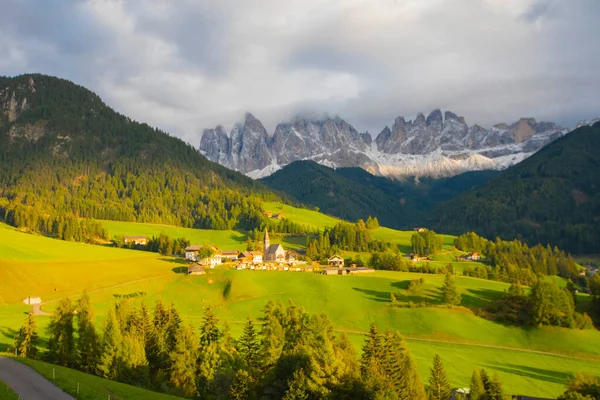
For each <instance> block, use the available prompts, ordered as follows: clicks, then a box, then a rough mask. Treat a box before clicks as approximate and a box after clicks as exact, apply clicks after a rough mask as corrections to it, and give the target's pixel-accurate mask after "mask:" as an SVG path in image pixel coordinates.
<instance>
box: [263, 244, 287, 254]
mask: <svg viewBox="0 0 600 400" xmlns="http://www.w3.org/2000/svg"><path fill="white" fill-rule="evenodd" d="M279 248H281V250H283V246H282V245H280V244H272V245H270V246H269V248H268V249H267V251H266V254H275V253H276V252H277V250H279Z"/></svg>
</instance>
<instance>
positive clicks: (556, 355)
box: [336, 329, 600, 362]
mask: <svg viewBox="0 0 600 400" xmlns="http://www.w3.org/2000/svg"><path fill="white" fill-rule="evenodd" d="M336 331H337V332H344V333H354V334H359V335H366V334H368V333H369V332H363V331H354V330H351V329H336ZM404 339H406V340H408V341H415V342H430V343H443V344H452V345H456V346H470V347H485V348H488V349H498V350H509V351H520V352H523V353H533V354H541V355H544V356H551V357H561V358H571V359H573V360H583V361H593V362H600V359H598V358H587V357H577V356H569V355H566V354H560V353H551V352H549V351H541V350H530V349H523V348H519V347H506V346H496V345H493V344H481V343H468V342H453V341H451V340H438V339H424V338H415V337H408V336H404Z"/></svg>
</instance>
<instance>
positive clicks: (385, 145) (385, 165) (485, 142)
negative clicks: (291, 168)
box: [200, 109, 570, 179]
mask: <svg viewBox="0 0 600 400" xmlns="http://www.w3.org/2000/svg"><path fill="white" fill-rule="evenodd" d="M569 131H570V129H565V128H563V127H560V126H558V125H556V124H554V123H552V122H543V121H542V122H537V121H536V120H535V119H534V118H521V119H520V120H519V121H517V122H514V123H510V124H508V123H499V124H496V125H494V126H493V127H491V128H489V129H488V128H484V127H482V126H479V125H477V124H475V125H471V126H469V125H468V124H467V122H466V120H465V118H464V117H461V116H458V115H457V114H455V113H453V112H451V111H446V112H445V113H442V111H441V110H439V109H436V110H434V111H432V112H431V113H430V114H429V115H428V116H427V117H426V116H425V115H424V114H422V113H420V114H418V115H417V117H416V118H415V119H414V120H407V119H405V118H404V117H398V118H396V119H395V121H394V122H393V124H391V127H389V126H386V127H384V128H383V129H382V130H381V132H380V133H379V134H378V135H377V136H376V137H375V138H373V137H372V136H371V135H370V134H369V133H368V132H366V133H361V132H358V131H357V130H356V129H355V128H354V127H353V126H352V125H351V124H349V123H348V122H346V121H345V120H343V119H342V118H340V117H325V118H320V119H317V118H315V119H312V118H303V117H297V118H294V119H292V120H291V121H289V122H284V123H280V124H278V125H277V126H276V128H275V131H274V132H273V134H272V135H270V134H269V133H268V132H267V130H266V129H265V127H264V126H263V124H262V123H261V121H260V120H258V119H257V118H255V117H254V116H253V115H252V114H250V113H247V114H246V116H245V119H244V121H243V122H242V123H238V124H236V125H235V126H234V127H233V129H232V130H231V131H230V132H227V131H225V129H224V128H223V126H220V125H219V126H217V127H215V128H212V129H205V130H204V132H203V136H202V139H201V141H200V152H201V153H202V154H203V155H205V156H206V157H207V158H208V159H210V160H211V161H215V162H217V163H219V164H221V165H224V166H226V167H228V168H231V169H234V170H237V171H240V172H243V173H245V174H246V175H248V176H250V177H252V178H262V177H265V176H268V175H270V174H272V173H273V172H275V171H277V170H279V169H281V168H282V167H283V166H285V165H287V164H290V163H291V162H294V161H298V160H312V161H315V162H317V163H319V164H322V165H325V166H328V167H332V168H343V167H361V168H363V169H365V170H367V171H369V172H371V173H373V174H374V175H380V176H385V177H391V178H396V179H403V178H406V177H408V176H414V177H432V178H441V177H450V176H454V175H458V174H461V173H463V172H467V171H481V170H502V169H505V168H507V167H509V166H511V165H514V164H516V163H518V162H520V161H522V160H524V159H525V158H527V157H529V156H531V155H532V154H533V153H535V152H536V151H538V150H539V149H541V148H542V147H544V146H545V145H547V144H548V143H551V142H552V141H554V140H556V139H557V138H559V137H561V136H563V135H565V134H566V133H567V132H569Z"/></svg>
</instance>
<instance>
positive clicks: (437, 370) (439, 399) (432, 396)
mask: <svg viewBox="0 0 600 400" xmlns="http://www.w3.org/2000/svg"><path fill="white" fill-rule="evenodd" d="M451 394H452V390H451V389H450V384H449V383H448V378H446V371H444V365H443V364H442V359H441V357H440V356H439V355H438V354H436V355H435V357H434V358H433V367H432V368H431V375H430V376H429V400H447V399H448V398H450V395H451Z"/></svg>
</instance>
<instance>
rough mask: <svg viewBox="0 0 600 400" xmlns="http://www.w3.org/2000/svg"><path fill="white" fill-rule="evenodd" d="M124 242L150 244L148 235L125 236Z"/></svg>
mask: <svg viewBox="0 0 600 400" xmlns="http://www.w3.org/2000/svg"><path fill="white" fill-rule="evenodd" d="M123 242H124V243H125V244H127V245H130V244H133V245H136V246H145V245H147V244H148V238H147V237H146V236H123Z"/></svg>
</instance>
